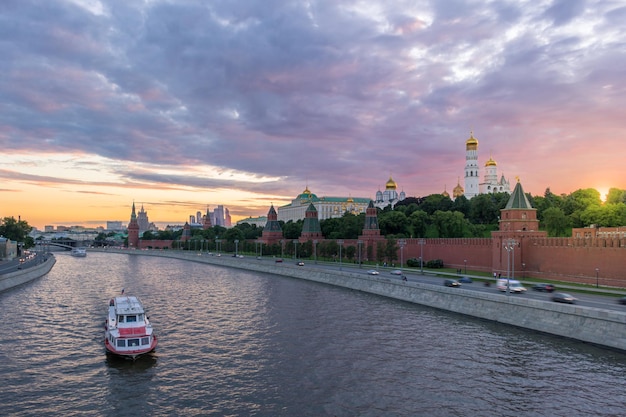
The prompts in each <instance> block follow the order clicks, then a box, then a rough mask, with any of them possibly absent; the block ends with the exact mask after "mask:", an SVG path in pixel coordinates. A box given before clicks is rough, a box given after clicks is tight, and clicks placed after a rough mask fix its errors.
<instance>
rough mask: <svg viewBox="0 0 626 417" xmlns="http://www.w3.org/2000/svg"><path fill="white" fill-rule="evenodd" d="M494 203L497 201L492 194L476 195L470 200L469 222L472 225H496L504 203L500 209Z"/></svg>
mask: <svg viewBox="0 0 626 417" xmlns="http://www.w3.org/2000/svg"><path fill="white" fill-rule="evenodd" d="M505 194H506V193H505ZM496 203H497V199H496V197H495V195H494V194H478V195H477V196H475V197H474V198H472V199H471V200H470V214H469V219H470V221H471V222H472V223H474V224H489V223H497V222H498V216H499V215H500V209H502V208H504V207H505V206H506V203H505V204H504V205H502V206H501V207H500V205H498V204H496Z"/></svg>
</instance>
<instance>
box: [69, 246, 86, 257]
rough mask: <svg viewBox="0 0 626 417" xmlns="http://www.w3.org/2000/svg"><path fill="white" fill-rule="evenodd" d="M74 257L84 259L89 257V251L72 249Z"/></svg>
mask: <svg viewBox="0 0 626 417" xmlns="http://www.w3.org/2000/svg"><path fill="white" fill-rule="evenodd" d="M71 255H72V256H77V257H79V258H83V257H85V256H87V249H85V248H74V249H72V253H71Z"/></svg>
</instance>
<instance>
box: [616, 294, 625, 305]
mask: <svg viewBox="0 0 626 417" xmlns="http://www.w3.org/2000/svg"><path fill="white" fill-rule="evenodd" d="M617 302H618V304H626V295H625V296H623V297H620V298H618V299H617Z"/></svg>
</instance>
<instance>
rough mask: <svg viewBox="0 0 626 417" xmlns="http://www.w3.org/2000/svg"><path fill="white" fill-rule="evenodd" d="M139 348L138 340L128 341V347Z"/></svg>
mask: <svg viewBox="0 0 626 417" xmlns="http://www.w3.org/2000/svg"><path fill="white" fill-rule="evenodd" d="M131 346H139V339H128V347H131Z"/></svg>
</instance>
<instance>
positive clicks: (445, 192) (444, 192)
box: [441, 190, 450, 197]
mask: <svg viewBox="0 0 626 417" xmlns="http://www.w3.org/2000/svg"><path fill="white" fill-rule="evenodd" d="M441 195H442V196H444V197H450V194H448V192H447V191H446V190H443V193H441Z"/></svg>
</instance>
